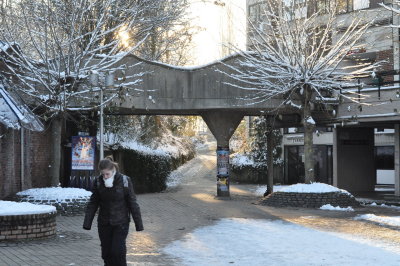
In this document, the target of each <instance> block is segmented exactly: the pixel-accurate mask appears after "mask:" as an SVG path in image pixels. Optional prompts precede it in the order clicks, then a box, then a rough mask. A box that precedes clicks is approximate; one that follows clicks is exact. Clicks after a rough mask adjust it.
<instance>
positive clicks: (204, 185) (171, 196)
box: [0, 147, 400, 266]
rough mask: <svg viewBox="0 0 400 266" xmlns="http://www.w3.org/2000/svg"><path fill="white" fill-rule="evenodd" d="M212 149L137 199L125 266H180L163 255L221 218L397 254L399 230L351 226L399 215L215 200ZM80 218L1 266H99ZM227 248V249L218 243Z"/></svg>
mask: <svg viewBox="0 0 400 266" xmlns="http://www.w3.org/2000/svg"><path fill="white" fill-rule="evenodd" d="M215 159H216V158H215V152H214V147H211V148H210V149H204V150H202V151H200V152H199V155H198V156H197V157H196V158H195V159H193V160H192V161H190V162H189V163H188V164H186V165H184V166H183V167H181V168H180V169H179V173H180V174H181V176H182V177H183V180H184V181H183V183H182V185H180V186H179V187H178V188H174V189H170V190H168V191H166V192H164V193H155V194H145V195H139V196H138V199H139V204H140V206H141V208H142V216H143V220H144V226H145V231H143V232H139V233H137V232H135V231H134V226H133V224H131V228H130V229H131V230H130V234H129V236H128V240H127V245H128V264H129V265H180V262H179V261H178V260H177V259H175V258H171V257H168V256H167V255H165V254H163V253H162V251H161V249H162V248H163V247H164V246H166V245H167V244H169V243H171V242H172V241H174V240H178V239H181V238H182V237H183V236H184V235H185V234H187V233H189V232H191V231H193V230H194V229H196V228H198V227H201V226H207V225H211V224H213V223H215V222H216V221H217V220H219V219H222V218H229V217H237V218H252V219H273V220H275V219H280V220H285V221H287V222H291V223H297V224H301V225H303V226H307V227H310V228H315V229H318V230H323V231H333V232H343V233H346V234H349V235H352V236H356V237H362V238H368V239H374V240H379V241H389V242H391V243H392V245H394V246H396V247H398V248H399V249H400V230H399V229H398V228H397V229H396V228H389V227H383V226H380V225H377V224H373V223H367V222H362V221H355V220H353V217H354V216H356V215H357V214H362V213H374V214H376V215H379V214H382V215H389V216H398V215H399V210H394V209H389V208H379V207H368V208H361V209H359V210H356V211H355V212H334V211H321V210H309V209H294V208H287V209H286V208H282V209H278V208H271V207H266V206H260V205H256V204H254V203H255V202H257V199H258V198H257V197H256V196H254V195H253V194H252V193H251V192H250V191H251V189H254V188H255V186H251V185H233V186H232V187H231V194H232V199H231V200H218V199H216V198H215V193H216V184H215ZM82 221H83V216H76V217H63V216H59V217H57V228H58V232H57V236H56V237H55V238H52V239H48V240H38V241H27V242H18V243H0V265H1V266H3V265H7V266H13V265H29V266H31V265H80V266H87V265H102V260H101V257H100V243H99V239H98V236H97V227H96V226H94V227H93V228H92V230H91V231H85V230H82V229H81V228H82ZM221 245H226V243H221Z"/></svg>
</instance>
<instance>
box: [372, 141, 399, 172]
mask: <svg viewBox="0 0 400 266" xmlns="http://www.w3.org/2000/svg"><path fill="white" fill-rule="evenodd" d="M375 168H376V169H380V170H393V169H394V146H376V147H375Z"/></svg>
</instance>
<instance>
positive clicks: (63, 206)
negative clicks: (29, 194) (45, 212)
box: [18, 197, 90, 216]
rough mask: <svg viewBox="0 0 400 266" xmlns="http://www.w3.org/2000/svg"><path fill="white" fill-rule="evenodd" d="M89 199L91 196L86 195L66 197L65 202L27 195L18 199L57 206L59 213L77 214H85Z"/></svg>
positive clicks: (66, 214) (64, 214)
mask: <svg viewBox="0 0 400 266" xmlns="http://www.w3.org/2000/svg"><path fill="white" fill-rule="evenodd" d="M89 199H90V197H86V198H79V199H66V200H65V202H56V201H55V200H33V199H29V198H26V197H20V198H19V199H18V201H20V202H29V203H32V204H40V205H51V206H54V207H56V209H57V213H58V214H59V215H62V216H76V215H82V214H84V212H85V208H86V205H87V203H88V202H89Z"/></svg>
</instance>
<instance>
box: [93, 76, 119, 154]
mask: <svg viewBox="0 0 400 266" xmlns="http://www.w3.org/2000/svg"><path fill="white" fill-rule="evenodd" d="M89 80H90V84H91V85H92V86H93V87H99V88H100V160H102V159H104V98H103V89H104V88H103V87H104V86H102V85H101V84H100V83H99V74H98V73H97V72H93V73H91V74H90V76H89ZM104 85H105V87H106V88H112V87H113V86H114V74H113V73H107V75H106V76H105V78H104Z"/></svg>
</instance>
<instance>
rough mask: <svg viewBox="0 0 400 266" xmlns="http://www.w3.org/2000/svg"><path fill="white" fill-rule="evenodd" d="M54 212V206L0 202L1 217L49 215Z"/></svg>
mask: <svg viewBox="0 0 400 266" xmlns="http://www.w3.org/2000/svg"><path fill="white" fill-rule="evenodd" d="M55 211H56V207H54V206H49V205H35V204H32V203H28V202H14V201H4V200H0V215H3V216H5V215H24V214H39V213H50V212H55Z"/></svg>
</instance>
